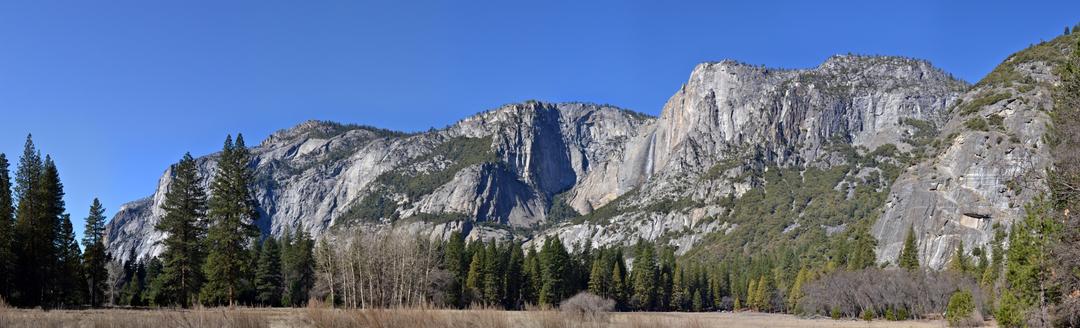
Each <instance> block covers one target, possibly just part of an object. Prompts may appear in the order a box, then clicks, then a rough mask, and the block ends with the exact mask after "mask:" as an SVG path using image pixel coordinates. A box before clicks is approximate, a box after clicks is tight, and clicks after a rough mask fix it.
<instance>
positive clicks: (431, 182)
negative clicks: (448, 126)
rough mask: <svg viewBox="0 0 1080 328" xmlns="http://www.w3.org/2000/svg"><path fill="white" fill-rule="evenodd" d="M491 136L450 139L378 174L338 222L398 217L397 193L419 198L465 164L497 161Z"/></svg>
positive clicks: (409, 200) (408, 200)
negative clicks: (423, 168) (430, 166)
mask: <svg viewBox="0 0 1080 328" xmlns="http://www.w3.org/2000/svg"><path fill="white" fill-rule="evenodd" d="M491 142H492V141H491V137H490V136H487V137H483V138H466V137H458V138H452V139H449V140H447V141H445V142H443V143H441V144H439V145H438V146H436V147H435V148H434V149H432V151H431V152H429V153H427V154H426V155H423V156H420V157H417V158H414V159H412V160H409V161H408V162H406V163H405V164H403V165H401V166H399V167H398V168H397V169H394V170H391V171H389V172H386V173H383V174H380V175H379V176H378V177H376V178H375V181H374V183H373V185H374V186H376V187H375V188H376V189H375V190H373V191H372V192H370V193H369V194H368V195H367V196H365V197H364V198H362V199H360V201H359V202H357V203H355V204H353V206H352V207H350V209H349V211H348V212H346V213H345V214H344V215H342V217H341V218H340V219H339V222H343V223H345V224H349V223H352V222H356V221H357V220H380V219H389V220H391V221H394V220H397V219H398V217H397V215H398V213H397V210H398V206H399V204H398V201H397V200H396V198H395V195H400V196H401V197H403V198H404V201H405V202H411V201H415V200H417V199H419V198H420V197H421V196H423V195H427V194H430V193H431V192H433V191H434V190H435V189H436V188H438V187H440V186H442V185H444V184H446V183H448V182H450V181H451V180H452V179H453V178H454V175H456V174H457V172H458V171H461V170H462V169H465V168H467V167H470V166H473V165H478V164H485V163H498V162H499V156H498V155H497V154H496V153H495V152H494V151H493V150H492V149H491ZM442 161H449V162H450V164H449V165H448V166H446V167H445V168H442V169H440V170H435V171H428V172H414V171H413V169H412V168H413V167H414V166H416V165H417V164H420V163H437V162H442Z"/></svg>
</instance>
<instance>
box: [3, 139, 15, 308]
mask: <svg viewBox="0 0 1080 328" xmlns="http://www.w3.org/2000/svg"><path fill="white" fill-rule="evenodd" d="M9 166H10V164H9V163H8V159H7V156H6V155H4V154H3V153H0V298H3V299H11V288H12V286H11V281H12V278H13V276H14V275H15V273H16V272H15V252H14V247H15V206H14V199H13V198H12V197H11V174H10V172H9V171H8V170H9Z"/></svg>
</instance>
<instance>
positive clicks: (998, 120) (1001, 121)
mask: <svg viewBox="0 0 1080 328" xmlns="http://www.w3.org/2000/svg"><path fill="white" fill-rule="evenodd" d="M986 124H988V125H990V127H992V128H994V129H996V130H998V131H1001V132H1005V117H1004V116H1001V114H994V115H990V117H987V118H986Z"/></svg>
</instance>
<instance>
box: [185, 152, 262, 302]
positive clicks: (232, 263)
mask: <svg viewBox="0 0 1080 328" xmlns="http://www.w3.org/2000/svg"><path fill="white" fill-rule="evenodd" d="M250 156H251V155H250V154H249V153H248V150H247V147H246V146H245V145H244V137H243V136H242V135H238V136H237V137H236V144H233V142H232V138H231V137H229V138H226V139H225V146H224V147H223V149H222V152H221V157H220V158H219V161H218V167H217V173H216V175H215V176H214V181H213V182H212V183H211V186H210V189H211V193H210V201H209V203H210V206H209V213H208V216H209V218H210V227H209V229H208V230H207V237H206V242H207V245H208V247H207V248H208V254H207V256H206V263H205V264H204V265H203V272H204V274H205V275H206V284H204V285H203V287H202V290H201V291H200V292H199V298H200V299H201V300H203V301H204V302H206V303H209V304H229V305H233V304H235V303H236V301H237V299H238V298H239V297H240V294H241V292H242V291H243V289H244V288H245V287H246V286H247V285H248V284H249V283H250V279H251V271H252V270H251V269H252V268H251V263H252V252H251V244H252V242H253V239H254V238H255V237H257V236H258V234H259V231H258V230H257V229H256V228H255V226H254V225H253V224H252V222H253V221H254V220H256V219H258V212H257V211H256V204H255V200H254V198H253V196H252V193H251V183H252V179H253V175H252V173H251V170H250V169H249V167H248V164H249V163H250V162H251V159H250Z"/></svg>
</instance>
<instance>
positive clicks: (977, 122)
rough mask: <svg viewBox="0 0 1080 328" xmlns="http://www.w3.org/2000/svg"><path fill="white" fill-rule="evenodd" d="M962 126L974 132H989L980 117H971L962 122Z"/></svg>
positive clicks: (987, 126)
mask: <svg viewBox="0 0 1080 328" xmlns="http://www.w3.org/2000/svg"><path fill="white" fill-rule="evenodd" d="M964 126H966V127H967V128H968V129H972V130H976V131H990V125H988V124H986V120H984V119H983V118H982V117H972V118H970V119H968V120H967V121H965V122H964Z"/></svg>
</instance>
